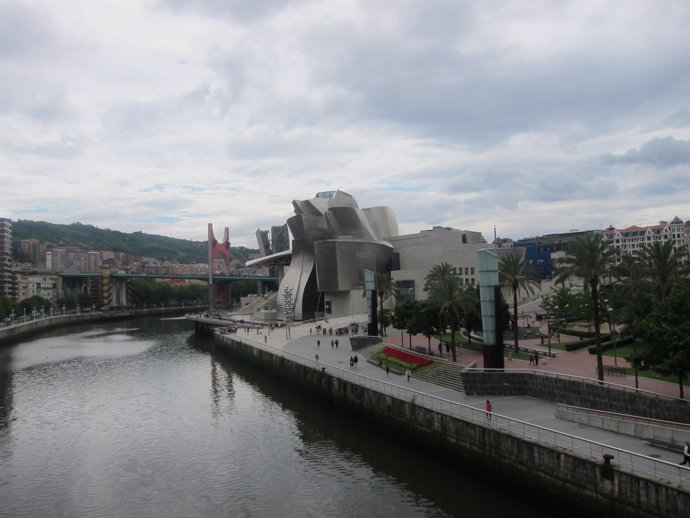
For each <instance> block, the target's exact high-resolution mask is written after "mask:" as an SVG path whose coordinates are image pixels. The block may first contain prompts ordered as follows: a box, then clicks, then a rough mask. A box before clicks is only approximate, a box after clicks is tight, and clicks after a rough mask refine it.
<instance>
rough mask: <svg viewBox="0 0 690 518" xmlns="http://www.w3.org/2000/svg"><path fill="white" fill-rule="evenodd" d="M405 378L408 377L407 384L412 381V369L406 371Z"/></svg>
mask: <svg viewBox="0 0 690 518" xmlns="http://www.w3.org/2000/svg"><path fill="white" fill-rule="evenodd" d="M405 376H407V382H408V383H409V381H410V376H412V373H411V372H410V368H409V367H408V368H407V369H405Z"/></svg>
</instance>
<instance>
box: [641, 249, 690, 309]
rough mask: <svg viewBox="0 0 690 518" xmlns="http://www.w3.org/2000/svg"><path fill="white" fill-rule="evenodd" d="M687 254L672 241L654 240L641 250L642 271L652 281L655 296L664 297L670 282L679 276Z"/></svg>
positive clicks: (683, 268) (683, 267)
mask: <svg viewBox="0 0 690 518" xmlns="http://www.w3.org/2000/svg"><path fill="white" fill-rule="evenodd" d="M687 255H688V254H687V251H686V249H685V248H683V249H677V248H676V247H675V246H674V244H673V241H655V242H654V243H651V244H649V245H647V246H645V247H644V248H643V249H642V250H641V252H640V256H639V258H640V262H641V263H642V266H643V273H644V274H645V275H646V276H647V277H648V278H649V279H650V280H651V281H652V284H653V286H654V290H655V293H656V295H657V297H664V296H665V295H666V292H667V291H668V289H669V286H670V285H671V283H672V282H673V281H675V280H676V279H678V278H679V277H680V276H681V274H682V273H683V270H685V265H684V264H683V260H684V259H685V258H686V257H687Z"/></svg>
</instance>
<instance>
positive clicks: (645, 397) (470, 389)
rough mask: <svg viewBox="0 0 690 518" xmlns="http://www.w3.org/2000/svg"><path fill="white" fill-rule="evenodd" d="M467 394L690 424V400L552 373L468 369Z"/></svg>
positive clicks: (465, 383)
mask: <svg viewBox="0 0 690 518" xmlns="http://www.w3.org/2000/svg"><path fill="white" fill-rule="evenodd" d="M462 382H463V385H464V387H465V393H466V394H469V395H481V396H531V397H536V398H539V399H546V400H548V401H554V402H556V403H562V404H564V405H571V406H577V407H583V408H592V409H594V410H602V411H606V412H616V413H619V414H629V415H635V416H639V417H647V418H649V419H658V420H660V421H672V422H676V423H687V424H690V401H689V400H686V399H676V398H671V397H667V396H659V395H655V394H651V393H648V392H644V391H636V390H634V389H631V388H628V387H620V389H612V388H611V387H610V386H608V385H601V384H598V383H592V382H586V381H584V380H581V379H570V378H567V377H561V376H549V375H547V374H544V373H541V372H514V371H499V370H493V371H492V370H466V371H464V372H463V373H462Z"/></svg>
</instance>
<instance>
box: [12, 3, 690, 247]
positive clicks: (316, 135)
mask: <svg viewBox="0 0 690 518" xmlns="http://www.w3.org/2000/svg"><path fill="white" fill-rule="evenodd" d="M688 27H690V4H689V3H688V2H685V1H682V0H679V1H664V2H658V1H636V2H628V1H622V0H621V1H602V2H580V1H572V2H567V1H559V2H553V1H543V2H542V1H534V0H530V1H524V2H517V1H511V2H482V1H467V2H457V1H442V0H434V1H432V2H421V1H396V2H366V1H354V0H342V1H340V0H325V1H322V2H311V1H292V2H286V1H284V0H280V1H279V0H275V1H272V0H261V1H258V0H251V1H250V0H242V1H232V2H228V1H221V0H197V1H191V0H159V1H135V0H130V1H127V2H121V1H116V0H112V1H107V0H100V1H96V2H94V1H91V0H82V1H79V0H70V1H50V0H43V1H30V0H29V1H16V2H15V1H11V0H0V77H1V78H2V81H0V216H1V217H10V218H13V219H39V220H45V221H51V222H56V223H71V222H73V221H80V222H82V223H88V224H93V225H96V226H99V227H103V228H112V229H117V230H121V231H125V232H130V231H135V230H142V231H144V232H148V233H156V234H162V235H168V236H174V237H180V238H185V239H195V240H203V239H205V233H206V223H207V222H213V223H214V225H215V226H216V227H219V228H220V227H223V226H228V227H230V232H231V241H232V242H233V244H235V245H245V246H250V247H255V246H256V243H255V239H254V231H255V230H256V228H258V227H261V228H267V227H269V226H270V225H274V224H282V223H283V222H284V221H285V219H286V218H287V217H289V216H290V215H291V212H292V206H291V201H292V200H293V199H306V198H310V197H312V196H313V195H314V194H315V193H316V192H318V191H321V190H332V189H342V190H345V191H347V192H349V193H350V194H352V195H353V196H355V198H356V199H357V200H358V202H359V203H360V205H361V206H362V207H367V206H372V205H380V204H383V205H389V206H391V207H393V209H394V210H395V212H396V214H397V216H398V219H399V222H400V227H401V231H403V232H416V231H418V230H421V229H423V228H429V227H431V226H432V225H447V226H453V227H456V228H467V229H472V230H478V231H481V232H483V233H484V235H485V237H486V238H487V239H491V238H492V237H493V226H494V225H496V227H497V229H498V234H499V235H500V236H503V237H512V238H516V239H517V238H520V237H526V236H529V235H538V234H543V233H548V232H561V231H566V230H569V229H573V228H579V229H590V228H603V227H606V226H607V225H609V224H613V225H616V226H628V225H631V224H649V223H655V222H656V221H657V220H660V219H666V220H668V219H671V218H673V217H674V216H676V215H678V216H680V217H681V218H683V219H690V211H689V210H688V204H687V200H688V199H689V198H690V196H689V195H690V108H688V107H689V106H690V64H689V63H690V61H688V56H690V31H689V30H688Z"/></svg>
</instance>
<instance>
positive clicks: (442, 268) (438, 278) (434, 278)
mask: <svg viewBox="0 0 690 518" xmlns="http://www.w3.org/2000/svg"><path fill="white" fill-rule="evenodd" d="M453 275H454V274H453V267H452V266H451V265H450V263H445V262H444V263H441V264H435V265H434V266H433V267H432V268H431V271H430V272H429V273H428V274H427V276H426V278H425V279H424V291H429V290H430V289H431V286H432V285H433V284H434V283H437V282H443V280H444V279H447V278H448V277H452V276H453Z"/></svg>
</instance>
